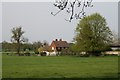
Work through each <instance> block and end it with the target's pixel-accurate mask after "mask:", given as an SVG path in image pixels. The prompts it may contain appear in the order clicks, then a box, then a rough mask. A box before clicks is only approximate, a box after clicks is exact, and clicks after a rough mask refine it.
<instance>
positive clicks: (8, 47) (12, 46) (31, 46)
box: [0, 41, 49, 52]
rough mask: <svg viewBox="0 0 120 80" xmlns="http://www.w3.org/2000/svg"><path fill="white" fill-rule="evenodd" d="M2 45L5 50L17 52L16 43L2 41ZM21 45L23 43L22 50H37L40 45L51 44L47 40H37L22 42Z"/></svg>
mask: <svg viewBox="0 0 120 80" xmlns="http://www.w3.org/2000/svg"><path fill="white" fill-rule="evenodd" d="M0 45H1V46H2V51H3V52H16V47H17V44H16V43H10V42H7V41H3V42H2V43H0ZM20 45H21V46H20V51H25V50H26V49H29V50H30V51H36V50H38V48H39V47H42V46H48V45H49V44H48V42H47V41H44V42H41V41H37V42H33V43H21V44H20Z"/></svg>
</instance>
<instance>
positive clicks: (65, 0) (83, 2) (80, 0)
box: [51, 0, 93, 22]
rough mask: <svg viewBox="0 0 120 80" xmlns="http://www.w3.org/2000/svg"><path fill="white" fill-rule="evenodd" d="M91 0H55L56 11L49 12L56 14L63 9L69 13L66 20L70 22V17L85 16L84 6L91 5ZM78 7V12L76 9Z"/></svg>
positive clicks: (79, 17) (78, 17)
mask: <svg viewBox="0 0 120 80" xmlns="http://www.w3.org/2000/svg"><path fill="white" fill-rule="evenodd" d="M92 1H93V0H71V1H70V0H56V1H55V3H54V6H55V7H57V8H58V12H56V13H53V12H51V14H52V15H53V16H56V15H57V14H58V13H60V12H61V11H63V10H66V12H67V13H68V14H70V18H69V19H68V20H67V19H65V20H66V21H69V22H71V20H72V19H81V18H83V17H85V8H86V7H93V5H92V4H91V3H92ZM76 8H78V10H79V11H78V12H77V10H76Z"/></svg>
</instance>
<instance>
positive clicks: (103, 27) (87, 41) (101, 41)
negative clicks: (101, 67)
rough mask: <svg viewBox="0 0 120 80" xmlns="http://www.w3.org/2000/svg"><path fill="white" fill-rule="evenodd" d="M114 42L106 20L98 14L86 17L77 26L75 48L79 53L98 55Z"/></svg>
mask: <svg viewBox="0 0 120 80" xmlns="http://www.w3.org/2000/svg"><path fill="white" fill-rule="evenodd" d="M112 40H113V35H112V32H111V30H110V29H109V27H108V26H107V22H106V19H105V18H104V17H102V16H101V15H100V14H98V13H94V14H92V15H90V16H86V17H84V18H83V19H81V20H80V22H79V23H78V24H77V27H76V36H75V44H76V45H75V46H76V47H77V50H78V51H81V52H86V53H91V54H93V55H96V54H97V53H100V52H101V51H104V50H106V48H107V47H108V45H109V44H110V43H112Z"/></svg>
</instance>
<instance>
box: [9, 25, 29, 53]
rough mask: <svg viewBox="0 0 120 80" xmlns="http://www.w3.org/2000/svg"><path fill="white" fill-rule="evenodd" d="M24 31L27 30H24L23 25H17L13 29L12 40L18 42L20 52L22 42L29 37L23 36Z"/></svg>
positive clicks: (18, 51)
mask: <svg viewBox="0 0 120 80" xmlns="http://www.w3.org/2000/svg"><path fill="white" fill-rule="evenodd" d="M24 33H25V32H24V31H22V27H20V26H19V27H15V28H13V29H12V37H11V41H12V42H14V43H16V45H17V48H16V49H17V53H18V54H20V44H21V43H22V42H26V41H28V39H27V38H25V37H23V34H24Z"/></svg>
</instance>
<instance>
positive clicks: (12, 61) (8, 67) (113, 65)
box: [2, 55, 118, 78]
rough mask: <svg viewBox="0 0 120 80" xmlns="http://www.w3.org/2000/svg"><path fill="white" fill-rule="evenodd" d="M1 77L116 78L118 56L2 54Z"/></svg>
mask: <svg viewBox="0 0 120 80" xmlns="http://www.w3.org/2000/svg"><path fill="white" fill-rule="evenodd" d="M2 67H3V74H2V76H3V78H111V77H112V78H117V77H118V57H117V56H106V57H75V56H53V57H52V56H49V57H47V56H46V57H45V56H44V57H43V56H42V57H40V56H7V55H4V56H3V65H2Z"/></svg>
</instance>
